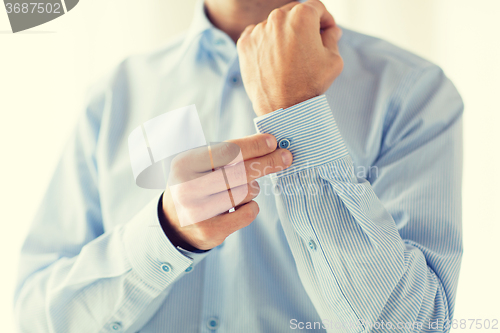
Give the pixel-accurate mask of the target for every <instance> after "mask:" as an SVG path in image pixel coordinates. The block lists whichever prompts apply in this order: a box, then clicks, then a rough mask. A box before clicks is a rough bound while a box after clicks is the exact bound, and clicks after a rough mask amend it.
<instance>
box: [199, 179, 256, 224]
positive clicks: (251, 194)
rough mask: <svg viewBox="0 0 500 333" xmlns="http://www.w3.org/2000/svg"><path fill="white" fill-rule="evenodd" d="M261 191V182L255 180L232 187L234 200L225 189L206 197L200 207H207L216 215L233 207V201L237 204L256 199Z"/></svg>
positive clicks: (212, 214) (211, 213)
mask: <svg viewBox="0 0 500 333" xmlns="http://www.w3.org/2000/svg"><path fill="white" fill-rule="evenodd" d="M259 193H260V187H259V183H257V182H256V181H253V182H251V183H249V184H244V185H241V186H237V187H234V188H231V196H232V198H233V201H232V202H231V199H230V197H229V192H228V191H227V190H225V191H222V192H219V193H215V194H212V195H209V196H208V197H207V198H204V199H203V201H204V204H203V205H200V206H199V208H200V209H206V210H207V211H208V212H209V213H210V215H211V216H216V215H219V214H221V213H223V212H225V211H228V210H229V209H231V208H233V207H234V206H233V202H234V205H235V206H239V205H242V204H245V203H247V202H250V201H252V200H253V199H255V198H256V197H257V196H258V195H259Z"/></svg>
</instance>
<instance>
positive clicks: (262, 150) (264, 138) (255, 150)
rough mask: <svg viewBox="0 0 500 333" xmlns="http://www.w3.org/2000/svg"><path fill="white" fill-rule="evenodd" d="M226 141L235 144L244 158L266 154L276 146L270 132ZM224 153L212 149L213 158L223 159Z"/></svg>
mask: <svg viewBox="0 0 500 333" xmlns="http://www.w3.org/2000/svg"><path fill="white" fill-rule="evenodd" d="M228 142H229V143H232V144H236V145H237V146H238V147H239V148H240V150H241V152H242V154H243V159H244V160H249V159H251V158H255V157H259V156H264V155H267V154H269V153H271V152H273V151H274V150H276V147H277V142H276V138H275V137H274V136H273V135H271V134H254V135H250V136H247V137H244V138H240V139H235V140H229V141H228ZM224 153H225V152H224V151H223V150H217V149H214V150H212V156H213V157H214V159H219V158H220V159H222V160H223V159H224ZM224 165H225V164H224ZM221 166H223V165H221Z"/></svg>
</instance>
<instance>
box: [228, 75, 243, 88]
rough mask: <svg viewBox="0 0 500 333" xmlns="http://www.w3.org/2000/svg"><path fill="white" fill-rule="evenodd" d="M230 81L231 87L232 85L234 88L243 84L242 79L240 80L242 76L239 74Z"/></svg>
mask: <svg viewBox="0 0 500 333" xmlns="http://www.w3.org/2000/svg"><path fill="white" fill-rule="evenodd" d="M230 80H231V85H232V86H233V87H237V86H239V85H240V83H241V78H240V76H239V75H238V74H234V75H233V76H232V77H231V79H230Z"/></svg>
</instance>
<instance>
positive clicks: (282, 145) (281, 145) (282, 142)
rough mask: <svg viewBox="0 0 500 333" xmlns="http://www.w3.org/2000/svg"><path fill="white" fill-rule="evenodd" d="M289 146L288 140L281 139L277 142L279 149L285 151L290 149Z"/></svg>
mask: <svg viewBox="0 0 500 333" xmlns="http://www.w3.org/2000/svg"><path fill="white" fill-rule="evenodd" d="M290 145H291V143H290V140H288V139H281V140H280V141H279V142H278V147H279V148H281V149H287V148H288V147H290Z"/></svg>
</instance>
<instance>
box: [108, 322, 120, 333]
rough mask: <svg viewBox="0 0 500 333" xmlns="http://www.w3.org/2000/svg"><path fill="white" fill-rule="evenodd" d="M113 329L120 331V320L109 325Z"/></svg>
mask: <svg viewBox="0 0 500 333" xmlns="http://www.w3.org/2000/svg"><path fill="white" fill-rule="evenodd" d="M109 327H110V328H111V329H112V330H113V331H119V330H121V329H122V324H121V323H119V322H117V321H116V322H114V323H112V324H111V325H110V326H109Z"/></svg>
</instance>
